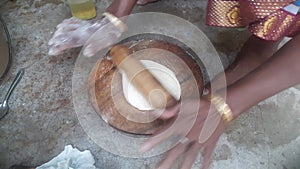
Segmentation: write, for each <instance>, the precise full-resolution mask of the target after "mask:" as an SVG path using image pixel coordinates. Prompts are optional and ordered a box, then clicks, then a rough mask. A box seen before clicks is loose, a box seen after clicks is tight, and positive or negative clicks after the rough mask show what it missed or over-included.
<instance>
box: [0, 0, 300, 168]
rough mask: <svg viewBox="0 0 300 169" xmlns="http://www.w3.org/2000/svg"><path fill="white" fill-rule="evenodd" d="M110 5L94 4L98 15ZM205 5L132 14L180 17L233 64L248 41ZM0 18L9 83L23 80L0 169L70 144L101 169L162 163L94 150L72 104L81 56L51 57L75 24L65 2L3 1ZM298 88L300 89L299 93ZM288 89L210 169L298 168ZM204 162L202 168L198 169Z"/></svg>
mask: <svg viewBox="0 0 300 169" xmlns="http://www.w3.org/2000/svg"><path fill="white" fill-rule="evenodd" d="M110 2H111V1H110V0H96V3H97V11H98V13H101V11H103V10H104V9H105V7H106V6H108V4H109V3H110ZM205 10H206V1H205V0H184V1H182V0H162V1H159V2H157V3H153V4H150V5H147V6H142V7H136V8H135V9H134V11H135V12H144V11H156V12H165V13H170V14H175V15H177V16H180V17H182V18H185V19H187V20H189V21H190V22H192V23H194V24H195V25H197V26H198V27H199V28H200V29H201V30H202V31H203V32H204V33H205V34H206V35H207V36H208V38H209V39H210V40H211V41H212V43H213V44H214V46H215V47H216V49H217V51H218V52H219V55H220V57H221V59H222V61H223V64H224V65H225V66H227V65H228V64H229V63H231V62H232V61H233V59H234V56H235V55H236V53H237V51H238V50H239V49H240V47H241V44H242V43H243V42H244V41H245V39H246V38H247V37H248V33H246V32H245V31H240V30H236V29H221V28H212V27H208V26H206V25H205V24H204V21H205ZM0 13H1V15H2V17H3V18H4V20H5V21H6V22H7V26H8V28H9V31H10V34H11V39H12V49H13V65H12V69H11V72H10V74H9V78H8V80H7V81H6V82H5V83H3V84H2V85H1V86H0V91H1V92H0V98H1V99H2V98H3V97H4V95H5V91H7V89H8V86H9V84H10V83H11V81H12V79H13V77H14V75H15V74H16V72H17V70H18V69H19V68H21V67H24V68H26V73H25V75H24V77H23V79H22V81H21V82H20V84H19V86H18V87H17V88H16V90H15V92H14V94H13V95H12V97H11V100H10V108H11V109H10V113H9V114H8V115H7V116H6V117H5V118H4V119H2V120H1V121H0V168H1V169H7V168H8V167H9V166H11V165H13V164H22V165H29V166H38V165H41V164H43V163H45V162H47V161H48V160H50V159H51V158H53V157H54V156H56V155H57V154H58V153H59V152H61V151H62V150H63V148H64V146H65V145H68V144H72V145H73V146H75V147H77V148H78V149H80V150H84V149H89V150H91V152H92V154H93V155H94V157H95V159H96V166H97V167H98V168H101V169H132V168H134V169H135V168H140V169H150V168H155V164H156V163H157V162H158V161H159V160H160V159H161V156H157V157H152V158H147V159H132V158H124V157H120V156H117V155H113V154H111V153H109V152H107V151H105V150H103V149H101V148H100V147H99V146H97V144H95V143H94V142H93V141H92V140H91V139H90V138H89V137H88V136H87V134H86V133H85V132H84V130H83V129H82V127H81V125H80V124H79V122H78V119H77V116H76V114H75V112H74V108H73V105H72V91H71V90H72V82H71V79H72V72H73V68H74V63H75V61H76V58H77V55H78V53H79V51H80V49H73V50H70V51H68V52H66V53H64V54H63V55H59V56H48V55H47V42H48V40H49V38H50V37H51V34H52V33H53V31H54V30H55V26H56V25H57V24H58V23H60V22H61V21H62V20H63V19H65V18H68V17H70V11H69V10H68V7H67V5H66V3H65V2H64V1H63V0H27V1H23V0H2V1H1V2H0ZM297 88H298V89H299V88H300V87H297ZM297 88H290V89H288V90H286V91H283V92H281V93H279V94H277V95H275V96H274V97H272V98H270V99H268V100H266V101H263V102H261V103H260V104H258V105H257V106H255V107H253V108H251V109H250V110H249V111H248V112H247V113H245V114H244V115H242V116H241V117H240V118H239V119H238V120H237V121H235V122H234V124H233V125H232V126H231V127H230V128H229V129H228V130H227V132H226V133H225V134H224V135H223V136H222V137H221V139H220V141H219V142H218V146H217V148H216V151H215V154H214V156H213V164H212V168H215V169H217V168H222V169H227V168H228V169H229V168H230V169H241V168H245V169H298V168H300V137H299V135H300V130H299V128H300V112H299V111H300V105H299V102H300V91H299V90H298V89H297ZM200 163H201V162H200V161H197V163H196V164H195V166H198V165H199V164H200Z"/></svg>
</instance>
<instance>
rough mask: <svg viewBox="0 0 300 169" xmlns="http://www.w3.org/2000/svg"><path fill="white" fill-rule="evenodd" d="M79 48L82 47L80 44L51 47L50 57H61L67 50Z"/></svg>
mask: <svg viewBox="0 0 300 169" xmlns="http://www.w3.org/2000/svg"><path fill="white" fill-rule="evenodd" d="M79 46H81V45H80V44H65V45H55V46H50V47H49V51H48V54H49V55H59V54H61V53H62V52H63V51H64V50H66V49H70V48H74V47H79Z"/></svg>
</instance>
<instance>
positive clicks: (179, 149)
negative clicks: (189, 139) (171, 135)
mask: <svg viewBox="0 0 300 169" xmlns="http://www.w3.org/2000/svg"><path fill="white" fill-rule="evenodd" d="M188 146H189V145H188V144H182V143H179V144H178V145H177V146H175V147H174V148H173V149H171V150H170V151H169V152H168V153H167V155H166V156H165V157H166V158H165V159H164V160H163V161H162V162H161V163H160V164H159V166H158V167H157V169H169V168H171V167H172V165H173V164H174V163H175V162H176V160H177V159H178V158H179V157H180V156H181V155H183V154H184V152H185V151H186V150H187V149H188Z"/></svg>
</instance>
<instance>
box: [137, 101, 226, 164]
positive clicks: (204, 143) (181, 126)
mask: <svg viewBox="0 0 300 169" xmlns="http://www.w3.org/2000/svg"><path fill="white" fill-rule="evenodd" d="M210 105H211V103H210V101H207V100H205V99H201V101H200V102H199V100H190V101H188V102H187V103H185V104H182V106H181V107H180V105H176V106H174V107H172V108H171V109H168V110H166V111H165V112H163V114H162V115H161V118H170V117H172V116H176V117H174V118H177V119H178V122H176V121H177V120H175V122H174V120H173V123H170V124H168V125H167V126H164V127H163V128H162V129H160V131H159V132H158V134H155V135H153V136H152V137H150V138H149V139H148V140H147V141H146V142H145V143H144V144H143V145H142V146H141V149H140V151H141V152H145V151H148V150H150V149H151V148H153V147H154V146H156V145H157V144H159V143H160V142H162V141H164V140H166V139H168V138H169V137H171V136H181V137H182V139H181V141H179V143H178V144H177V145H176V146H175V147H173V148H172V149H171V150H170V151H169V152H168V153H167V154H166V156H165V159H164V160H163V161H162V162H161V163H160V164H159V166H158V167H157V168H158V169H169V168H171V167H172V166H173V164H174V163H175V162H176V160H178V158H179V157H180V156H183V157H184V159H183V161H182V163H181V169H190V168H191V167H192V165H193V164H194V162H195V160H196V158H197V155H198V153H199V151H200V150H203V151H202V155H203V162H202V169H208V168H209V166H210V163H211V155H212V153H213V151H214V148H215V146H216V143H217V141H218V139H219V137H220V136H221V134H222V133H223V132H224V130H225V129H226V126H227V125H226V124H225V122H223V121H222V120H221V116H220V114H219V112H217V111H216V109H215V108H214V107H213V106H210ZM179 109H180V110H179ZM179 111H180V113H179V114H177V113H178V112H179ZM195 119H196V120H195ZM192 122H194V123H193V124H191V123H192ZM187 124H191V125H192V127H191V128H189V126H188V125H187ZM185 133H187V135H186V134H185Z"/></svg>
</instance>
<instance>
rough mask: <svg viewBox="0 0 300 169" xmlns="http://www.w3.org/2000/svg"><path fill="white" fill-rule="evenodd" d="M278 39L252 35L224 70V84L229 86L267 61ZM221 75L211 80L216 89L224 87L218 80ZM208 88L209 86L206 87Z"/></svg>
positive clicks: (275, 47) (274, 50) (275, 48)
mask: <svg viewBox="0 0 300 169" xmlns="http://www.w3.org/2000/svg"><path fill="white" fill-rule="evenodd" d="M279 42H280V41H276V42H273V41H265V40H263V39H260V38H258V37H256V36H254V35H252V36H251V37H250V38H249V39H248V40H247V42H246V43H245V44H244V46H243V47H242V49H241V51H240V52H239V54H238V55H237V58H236V60H235V61H234V63H233V64H231V65H230V66H229V67H228V68H227V69H226V71H225V76H226V85H227V86H229V85H231V84H233V83H234V82H236V81H238V80H239V79H241V78H242V77H244V76H245V75H247V74H248V73H250V72H251V71H252V70H254V69H255V68H257V67H258V66H259V65H261V64H263V63H264V62H265V61H267V60H268V59H269V58H270V57H271V56H272V55H273V54H274V53H275V52H276V50H277V46H278V44H279ZM220 76H221V75H217V76H216V78H215V79H214V80H213V81H212V83H214V85H215V86H216V90H218V89H221V88H224V87H225V86H221V85H222V83H221V82H220V81H221V80H223V79H221V78H220ZM208 89H209V90H210V87H208Z"/></svg>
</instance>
